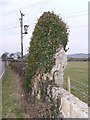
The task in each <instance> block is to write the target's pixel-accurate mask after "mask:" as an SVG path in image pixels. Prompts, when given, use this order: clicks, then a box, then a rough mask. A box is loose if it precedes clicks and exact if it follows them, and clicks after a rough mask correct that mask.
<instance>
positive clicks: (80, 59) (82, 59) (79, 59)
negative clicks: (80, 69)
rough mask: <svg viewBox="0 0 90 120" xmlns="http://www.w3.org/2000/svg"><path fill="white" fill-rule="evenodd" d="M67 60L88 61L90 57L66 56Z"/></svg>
mask: <svg viewBox="0 0 90 120" xmlns="http://www.w3.org/2000/svg"><path fill="white" fill-rule="evenodd" d="M67 60H68V61H90V57H89V58H69V57H67Z"/></svg>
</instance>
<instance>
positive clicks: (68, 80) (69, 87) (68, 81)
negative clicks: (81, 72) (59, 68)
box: [67, 76, 71, 93]
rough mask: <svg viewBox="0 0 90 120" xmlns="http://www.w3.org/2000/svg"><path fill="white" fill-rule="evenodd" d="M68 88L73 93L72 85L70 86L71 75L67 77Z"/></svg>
mask: <svg viewBox="0 0 90 120" xmlns="http://www.w3.org/2000/svg"><path fill="white" fill-rule="evenodd" d="M67 83H68V84H67V89H68V92H69V93H71V86H70V77H69V76H68V78H67Z"/></svg>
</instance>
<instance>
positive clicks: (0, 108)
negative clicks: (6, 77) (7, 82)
mask: <svg viewBox="0 0 90 120" xmlns="http://www.w3.org/2000/svg"><path fill="white" fill-rule="evenodd" d="M1 118H2V79H0V120H1Z"/></svg>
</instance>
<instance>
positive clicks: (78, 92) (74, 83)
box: [64, 62, 88, 103]
mask: <svg viewBox="0 0 90 120" xmlns="http://www.w3.org/2000/svg"><path fill="white" fill-rule="evenodd" d="M68 76H69V77H70V79H71V93H72V94H74V95H75V96H77V97H78V98H79V99H80V100H82V101H83V102H86V103H88V62H68V65H67V67H66V70H65V75H64V79H65V82H64V88H65V89H67V77H68Z"/></svg>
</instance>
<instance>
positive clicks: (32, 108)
mask: <svg viewBox="0 0 90 120" xmlns="http://www.w3.org/2000/svg"><path fill="white" fill-rule="evenodd" d="M17 85H18V93H19V95H20V97H21V106H22V107H23V109H24V113H23V115H24V118H46V117H50V115H51V110H50V108H51V105H50V103H49V102H40V101H38V100H37V101H36V102H35V103H34V101H33V98H31V96H29V95H28V94H27V93H26V92H25V90H24V87H23V80H22V79H21V78H20V77H19V75H17Z"/></svg>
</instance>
